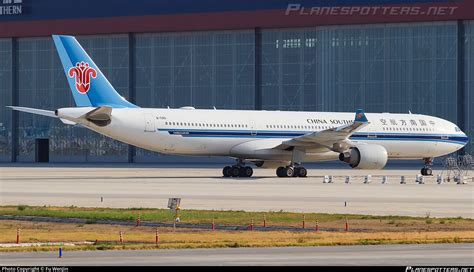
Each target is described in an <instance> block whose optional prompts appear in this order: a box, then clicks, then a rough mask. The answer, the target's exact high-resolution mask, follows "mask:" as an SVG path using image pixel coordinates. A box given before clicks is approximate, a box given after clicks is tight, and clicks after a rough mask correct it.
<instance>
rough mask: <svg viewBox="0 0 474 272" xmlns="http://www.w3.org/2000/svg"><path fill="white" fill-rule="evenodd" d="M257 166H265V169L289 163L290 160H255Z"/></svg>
mask: <svg viewBox="0 0 474 272" xmlns="http://www.w3.org/2000/svg"><path fill="white" fill-rule="evenodd" d="M254 163H255V166H257V167H258V168H264V169H268V168H270V169H276V168H278V167H280V166H282V165H288V164H289V162H279V161H255V162H254Z"/></svg>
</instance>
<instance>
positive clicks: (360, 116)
mask: <svg viewBox="0 0 474 272" xmlns="http://www.w3.org/2000/svg"><path fill="white" fill-rule="evenodd" d="M368 121H369V120H367V117H366V116H365V113H364V110H362V109H358V110H356V114H355V119H354V122H361V123H367V122H368Z"/></svg>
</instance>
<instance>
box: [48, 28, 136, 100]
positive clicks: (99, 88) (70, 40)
mask: <svg viewBox="0 0 474 272" xmlns="http://www.w3.org/2000/svg"><path fill="white" fill-rule="evenodd" d="M53 40H54V44H55V45H56V50H57V52H58V54H59V58H60V59H61V63H62V65H63V68H64V73H65V74H66V78H67V80H68V83H69V87H70V88H71V91H72V93H73V96H74V101H75V102H76V106H77V107H90V106H92V107H100V106H110V107H112V108H137V106H136V105H134V104H132V103H130V102H128V101H127V100H125V98H123V97H122V96H121V95H120V94H119V93H118V92H117V91H116V90H115V89H114V87H113V86H112V84H110V82H109V81H108V80H107V78H106V77H105V76H104V74H102V72H101V71H100V69H99V67H97V65H96V64H95V63H94V61H93V60H92V59H91V58H90V57H89V55H88V54H87V53H86V51H85V50H84V49H83V48H82V46H81V45H80V44H79V42H78V41H77V40H76V38H74V37H73V36H64V35H53Z"/></svg>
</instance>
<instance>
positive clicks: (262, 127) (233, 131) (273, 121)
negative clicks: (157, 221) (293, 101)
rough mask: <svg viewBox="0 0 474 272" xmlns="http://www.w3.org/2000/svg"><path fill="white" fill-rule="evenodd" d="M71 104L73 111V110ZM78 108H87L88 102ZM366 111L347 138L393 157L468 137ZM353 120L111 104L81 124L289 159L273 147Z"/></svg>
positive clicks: (131, 139)
mask: <svg viewBox="0 0 474 272" xmlns="http://www.w3.org/2000/svg"><path fill="white" fill-rule="evenodd" d="M75 109H76V110H75V111H76V113H75V114H74V116H78V115H77V109H78V108H75ZM80 109H82V110H83V112H84V113H86V112H88V111H90V110H91V109H93V108H80ZM82 110H81V111H82ZM366 116H367V119H368V121H369V124H368V125H367V126H366V127H364V128H363V129H361V130H360V131H358V132H356V133H355V134H354V135H352V136H351V138H350V139H351V141H353V142H354V143H356V144H367V143H370V144H377V145H381V146H383V147H385V149H386V150H387V152H388V156H389V158H392V159H418V158H427V157H438V156H443V155H446V154H449V153H452V152H455V151H457V150H459V149H460V148H462V147H463V146H464V145H465V144H466V142H467V136H466V135H465V134H464V133H463V132H462V131H460V130H459V129H457V127H456V125H455V124H453V123H451V122H449V121H446V120H443V119H440V118H437V117H433V116H427V115H418V114H391V113H366ZM60 117H63V118H65V119H69V120H72V121H77V120H76V119H75V118H70V116H68V108H65V109H61V110H60ZM353 120H354V113H341V112H289V111H243V110H197V109H151V108H150V109H147V108H138V109H129V108H124V109H120V108H114V109H113V110H112V121H111V123H110V124H109V125H107V126H105V127H98V126H96V125H94V124H92V123H90V122H87V123H82V124H83V125H85V126H86V127H88V128H90V129H92V130H94V131H96V132H98V133H101V134H104V135H106V136H109V137H111V138H113V139H116V140H119V141H122V142H125V143H127V144H131V145H135V146H138V147H141V148H144V149H148V150H152V151H156V152H160V153H166V154H178V155H193V156H230V157H236V158H242V159H249V160H274V161H288V160H290V159H291V151H285V150H277V149H272V148H273V147H275V146H278V145H279V144H281V143H282V142H283V141H285V140H290V139H291V138H293V137H296V136H300V135H303V134H306V133H311V132H315V131H321V130H324V129H328V128H331V127H338V126H342V125H344V124H347V123H350V122H352V121H353ZM412 122H414V123H412ZM384 123H385V124H384ZM415 124H416V125H415ZM338 155H339V154H338V153H336V152H333V151H330V150H328V149H326V148H322V147H319V146H317V145H314V147H309V148H307V149H306V157H305V158H304V161H322V160H334V159H337V158H338Z"/></svg>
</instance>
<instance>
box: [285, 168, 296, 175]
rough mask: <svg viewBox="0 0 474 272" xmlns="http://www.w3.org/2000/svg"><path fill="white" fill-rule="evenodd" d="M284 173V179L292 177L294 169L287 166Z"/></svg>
mask: <svg viewBox="0 0 474 272" xmlns="http://www.w3.org/2000/svg"><path fill="white" fill-rule="evenodd" d="M284 173H285V176H286V177H293V175H294V174H295V169H294V168H293V167H291V166H287V167H286V168H285V172H284Z"/></svg>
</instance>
